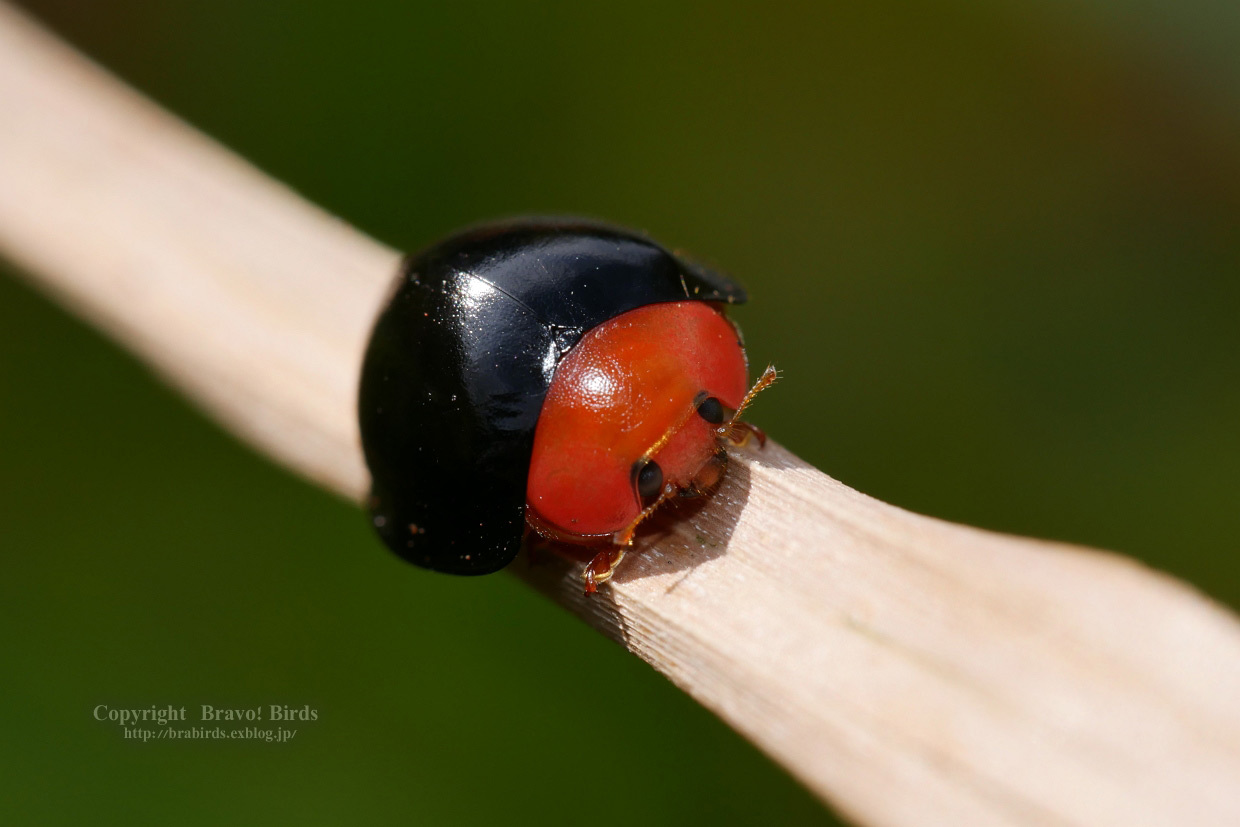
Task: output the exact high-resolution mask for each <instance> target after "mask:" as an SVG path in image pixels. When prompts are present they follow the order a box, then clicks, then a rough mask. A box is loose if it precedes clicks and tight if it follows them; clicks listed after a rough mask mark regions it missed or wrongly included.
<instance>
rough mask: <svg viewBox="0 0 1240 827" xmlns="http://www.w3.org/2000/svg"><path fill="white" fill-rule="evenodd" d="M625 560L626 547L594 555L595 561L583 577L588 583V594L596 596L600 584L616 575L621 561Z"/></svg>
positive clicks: (590, 564)
mask: <svg viewBox="0 0 1240 827" xmlns="http://www.w3.org/2000/svg"><path fill="white" fill-rule="evenodd" d="M623 559H624V547H623V546H617V547H616V548H612V549H608V550H606V551H600V552H599V553H598V554H596V555H594V559H593V560H591V561H590V563H589V565H587V566H586V570H585V571H584V572H582V574H581V577H582V579H583V580H585V581H586V594H594V593H595V592H597V591H598V584H599V583H606V582H607V581H608V580H610V579H611V576H612V575H613V574H614V573H615V571H616V567H617V566H619V565H620V561H621V560H623Z"/></svg>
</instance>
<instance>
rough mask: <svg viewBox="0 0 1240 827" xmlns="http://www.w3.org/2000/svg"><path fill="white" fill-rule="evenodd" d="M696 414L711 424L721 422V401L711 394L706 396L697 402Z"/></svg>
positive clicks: (720, 423)
mask: <svg viewBox="0 0 1240 827" xmlns="http://www.w3.org/2000/svg"><path fill="white" fill-rule="evenodd" d="M697 412H698V416H700V417H702V419H705V420H706V421H707V422H709V423H710V424H711V425H722V424H723V403H722V402H720V401H719V400H718V399H716V398H715V397H713V396H708V397H706V398H705V399H703V400H702V401H701V402H699V403H698V406H697Z"/></svg>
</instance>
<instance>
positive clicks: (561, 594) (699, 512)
mask: <svg viewBox="0 0 1240 827" xmlns="http://www.w3.org/2000/svg"><path fill="white" fill-rule="evenodd" d="M751 462H753V459H752V457H748V456H747V457H743V458H742V457H735V456H734V457H733V461H732V462H731V463H730V464H729V466H728V470H727V473H726V474H725V475H724V478H723V480H722V481H721V482H720V484H719V486H718V488H716V489H715V491H713V492H712V493H710V494H709V495H707V496H704V497H693V498H684V499H675V500H671V501H669V502H668V503H666V504H665V505H664V506H663V507H662V508H660V509H659V510H658V511H657V512H655V514H653V515H652V516H651V517H650V518H649V519H648V520H647V521H646V522H645V523H644V524H643V525H642V526H641V527H640V528H639V529H638V532H637V537H636V540H635V542H634V544H633V547H632V548H631V549H629V550H628V553H627V554H625V557H624V560H623V561H622V562H621V564H620V566H619V568H618V569H617V570H616V573H615V575H614V577H613V578H612V581H611V582H610V583H604V584H602V585H600V586H599V589H598V592H597V593H595V594H593V595H586V594H584V584H583V581H582V579H581V574H582V571H583V570H584V568H585V564H586V563H587V562H588V561H589V560H590V558H591V557H592V556H593V555H594V554H596V553H597V552H598V550H599V549H598V548H591V547H586V546H577V547H572V546H558V545H557V546H552V545H550V544H547V543H541V542H538V543H527V548H526V552H525V553H524V554H523V555H522V557H523V558H524V559H523V560H518V561H517V565H516V566H515V567H513V568H514V573H515V574H517V576H518V577H520V578H521V579H522V580H524V581H526V582H527V583H529V584H530V585H532V586H533V587H534V588H536V589H537V590H539V591H541V592H544V593H546V594H548V595H549V596H551V597H552V598H553V599H554V600H556V602H558V603H561V604H562V605H565V606H567V607H568V608H570V609H571V610H573V611H574V612H576V613H577V614H579V615H582V616H583V617H585V618H586V619H587V620H588V622H590V624H591V625H593V626H595V627H597V628H599V629H601V630H602V631H604V632H605V633H607V634H609V635H610V636H611V637H613V638H615V639H616V640H618V641H620V642H621V643H626V644H627V641H628V639H629V634H628V629H627V628H626V625H627V624H626V623H625V620H624V616H623V613H622V612H621V611H620V609H619V607H618V606H617V603H616V600H615V593H614V592H613V590H612V589H613V585H615V586H620V587H623V586H625V585H626V584H632V585H634V586H641V587H645V586H646V585H653V586H654V587H656V588H659V589H662V590H663V591H664V592H674V591H675V590H676V589H678V588H682V587H683V586H684V585H685V584H686V583H688V582H690V581H691V579H692V577H693V573H694V571H695V570H697V569H698V568H700V567H701V566H704V565H708V564H709V563H710V562H711V561H713V560H717V559H719V558H720V557H722V556H723V555H725V554H727V551H728V544H729V542H730V541H731V539H732V532H733V531H734V530H735V528H736V525H737V523H738V521H739V519H740V515H741V513H742V511H743V510H744V508H745V504H746V502H747V501H748V499H749V489H750V480H751V475H750V470H749V467H748V466H749V463H751ZM646 581H649V583H647V582H646Z"/></svg>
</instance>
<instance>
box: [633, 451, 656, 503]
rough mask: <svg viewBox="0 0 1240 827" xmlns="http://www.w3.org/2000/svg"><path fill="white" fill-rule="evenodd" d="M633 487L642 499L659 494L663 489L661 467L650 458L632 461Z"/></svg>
mask: <svg viewBox="0 0 1240 827" xmlns="http://www.w3.org/2000/svg"><path fill="white" fill-rule="evenodd" d="M633 487H634V488H636V489H637V496H639V497H641V498H642V499H643V500H648V499H650V498H651V497H657V496H659V492H660V491H662V490H663V469H662V468H660V467H659V463H657V462H655V461H654V460H652V459H639V460H638V461H637V462H635V463H633Z"/></svg>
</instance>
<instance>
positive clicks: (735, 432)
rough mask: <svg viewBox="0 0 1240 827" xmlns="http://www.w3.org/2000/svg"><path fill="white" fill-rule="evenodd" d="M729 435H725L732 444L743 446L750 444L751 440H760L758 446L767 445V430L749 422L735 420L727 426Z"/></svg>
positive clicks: (738, 446)
mask: <svg viewBox="0 0 1240 827" xmlns="http://www.w3.org/2000/svg"><path fill="white" fill-rule="evenodd" d="M727 432H728V433H727V435H726V436H725V437H724V438H725V439H726V440H727V441H728V443H729V444H730V445H733V446H735V447H737V448H741V447H743V446H745V445H748V444H749V440H751V439H756V440H758V447H759V448H762V447H764V446H765V445H766V431H764V430H762V429H761V428H759V427H758V426H757V425H752V424H750V423H748V422H733V423H732V424H730V425H728V426H727Z"/></svg>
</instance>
